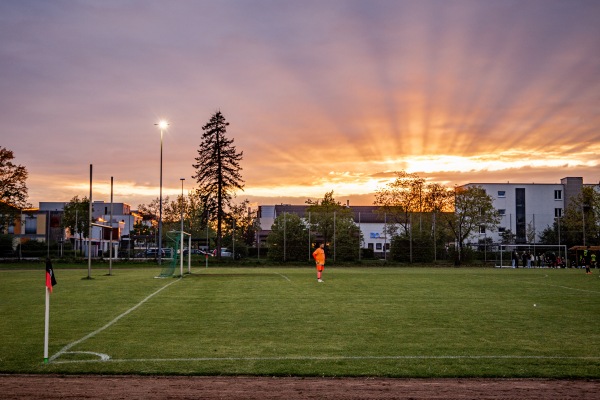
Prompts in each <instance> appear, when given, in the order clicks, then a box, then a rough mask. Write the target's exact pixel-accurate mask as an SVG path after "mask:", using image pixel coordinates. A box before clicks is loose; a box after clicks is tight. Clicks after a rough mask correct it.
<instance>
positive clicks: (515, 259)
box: [512, 250, 519, 268]
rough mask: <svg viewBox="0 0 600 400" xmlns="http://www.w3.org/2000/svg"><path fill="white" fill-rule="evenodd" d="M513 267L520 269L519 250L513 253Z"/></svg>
mask: <svg viewBox="0 0 600 400" xmlns="http://www.w3.org/2000/svg"><path fill="white" fill-rule="evenodd" d="M512 267H513V268H519V253H517V250H513V252H512Z"/></svg>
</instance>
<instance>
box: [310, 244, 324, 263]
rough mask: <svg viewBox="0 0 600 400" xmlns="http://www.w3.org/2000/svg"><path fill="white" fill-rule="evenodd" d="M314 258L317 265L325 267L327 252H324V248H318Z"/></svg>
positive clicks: (314, 252)
mask: <svg viewBox="0 0 600 400" xmlns="http://www.w3.org/2000/svg"><path fill="white" fill-rule="evenodd" d="M312 255H313V258H314V259H315V261H316V262H317V264H319V265H325V250H323V249H322V248H320V247H319V248H318V249H316V250H315V251H313V254H312Z"/></svg>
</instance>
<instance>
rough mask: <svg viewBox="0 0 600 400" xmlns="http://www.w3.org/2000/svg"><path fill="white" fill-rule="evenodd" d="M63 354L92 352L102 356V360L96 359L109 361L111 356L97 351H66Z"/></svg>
mask: <svg viewBox="0 0 600 400" xmlns="http://www.w3.org/2000/svg"><path fill="white" fill-rule="evenodd" d="M63 354H92V355H94V356H97V357H98V358H100V360H95V361H108V360H110V356H109V355H108V354H104V353H96V352H94V351H65V352H64V353H63Z"/></svg>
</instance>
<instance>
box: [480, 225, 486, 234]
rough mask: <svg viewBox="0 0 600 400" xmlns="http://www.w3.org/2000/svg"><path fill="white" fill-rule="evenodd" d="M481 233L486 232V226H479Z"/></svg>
mask: <svg viewBox="0 0 600 400" xmlns="http://www.w3.org/2000/svg"><path fill="white" fill-rule="evenodd" d="M479 233H481V234H484V233H485V226H483V225H482V226H480V227H479Z"/></svg>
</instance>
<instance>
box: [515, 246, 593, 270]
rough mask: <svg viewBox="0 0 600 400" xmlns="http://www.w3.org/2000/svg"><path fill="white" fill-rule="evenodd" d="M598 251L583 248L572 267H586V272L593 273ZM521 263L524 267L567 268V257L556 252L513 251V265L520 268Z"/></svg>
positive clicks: (572, 262)
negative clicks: (592, 269)
mask: <svg viewBox="0 0 600 400" xmlns="http://www.w3.org/2000/svg"><path fill="white" fill-rule="evenodd" d="M596 257H597V256H596V253H595V252H593V251H591V250H589V246H588V249H586V250H583V252H582V253H581V254H579V257H577V256H575V258H574V259H573V260H571V261H570V262H571V265H570V266H571V267H575V268H583V267H585V271H586V274H592V271H591V268H596V267H597V265H596V264H597V261H596ZM519 263H521V266H522V267H523V268H566V267H567V266H568V265H567V259H566V258H563V257H561V256H557V255H556V254H554V253H539V254H538V255H535V254H533V253H531V252H529V251H523V252H522V253H519V252H518V251H517V250H513V252H512V267H513V268H519Z"/></svg>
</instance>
